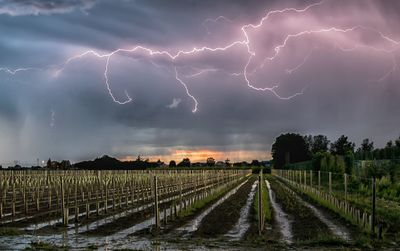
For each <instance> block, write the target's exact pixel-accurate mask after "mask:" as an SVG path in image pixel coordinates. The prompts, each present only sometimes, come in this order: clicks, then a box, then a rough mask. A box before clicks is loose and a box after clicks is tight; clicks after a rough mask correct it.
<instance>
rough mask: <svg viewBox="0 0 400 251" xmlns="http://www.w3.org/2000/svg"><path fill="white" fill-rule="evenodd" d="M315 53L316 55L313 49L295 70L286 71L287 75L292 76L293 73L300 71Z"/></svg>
mask: <svg viewBox="0 0 400 251" xmlns="http://www.w3.org/2000/svg"><path fill="white" fill-rule="evenodd" d="M313 53H314V49H312V50H311V51H310V53H308V54H307V55H306V56H305V57H304V58H303V61H301V63H300V64H298V65H296V66H295V67H293V68H290V69H286V70H285V72H286V73H287V74H292V73H293V72H295V71H297V70H298V69H300V68H301V67H302V66H303V65H304V64H305V63H307V61H308V59H309V58H310V57H311V55H312V54H313Z"/></svg>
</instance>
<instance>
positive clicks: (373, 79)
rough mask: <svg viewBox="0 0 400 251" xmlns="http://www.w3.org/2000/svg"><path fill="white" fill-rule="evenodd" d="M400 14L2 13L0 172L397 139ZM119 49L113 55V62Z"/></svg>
mask: <svg viewBox="0 0 400 251" xmlns="http://www.w3.org/2000/svg"><path fill="white" fill-rule="evenodd" d="M398 13H400V2H399V1H397V0H387V1H373V0H371V1H367V0H365V1H364V0H350V1H349V0H339V1H337V0H325V1H321V2H319V1H277V0H276V1H272V0H270V1H258V0H252V1H239V0H235V1H232V0H229V1H228V0H226V1H211V0H206V1H195V0H187V1H183V0H181V1H177V0H173V1H162V0H152V1H147V0H146V1H145V0H115V1H106V0H69V1H67V0H57V1H55V0H53V1H47V0H40V1H39V0H18V1H9V0H0V34H1V36H0V88H1V91H0V163H9V162H11V161H13V160H20V161H22V162H27V163H35V161H36V158H39V159H41V160H42V159H47V158H49V157H51V158H52V159H71V160H73V161H78V160H82V159H89V158H94V157H96V156H100V155H103V154H110V155H113V156H117V157H119V158H121V159H130V158H134V157H135V156H137V155H139V154H140V155H142V156H145V157H150V158H153V159H155V158H161V159H163V160H165V161H169V160H170V159H171V158H175V160H177V161H179V160H180V159H182V158H183V157H184V156H189V157H192V158H193V159H202V158H205V157H206V156H208V155H214V157H217V158H218V159H222V158H225V156H226V157H228V158H230V159H231V160H240V159H244V160H251V159H255V158H257V159H267V158H269V151H270V149H271V144H272V143H273V140H274V138H275V137H276V136H278V135H279V134H280V133H282V132H288V131H291V132H292V131H294V132H299V133H304V134H325V135H327V136H328V137H329V138H331V139H335V138H336V137H338V136H339V135H341V134H346V135H349V136H350V139H351V140H353V141H355V142H356V143H357V144H359V143H360V142H361V141H362V139H363V138H366V137H369V138H371V139H372V140H373V141H375V145H377V146H383V145H384V144H385V143H386V142H387V141H388V140H390V139H393V138H396V137H398V135H399V133H400V127H399V125H400V109H399V107H400V81H399V79H400V78H399V77H400V69H399V64H400V63H399V61H400V58H399V56H400V53H399V48H400V30H399V29H398V27H399V26H400V15H398ZM118 49H123V50H118Z"/></svg>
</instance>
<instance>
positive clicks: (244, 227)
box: [225, 180, 258, 240]
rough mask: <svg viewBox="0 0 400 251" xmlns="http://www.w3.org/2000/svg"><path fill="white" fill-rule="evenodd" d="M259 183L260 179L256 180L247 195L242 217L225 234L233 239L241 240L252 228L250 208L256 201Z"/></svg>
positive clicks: (241, 213) (241, 212) (241, 211)
mask: <svg viewBox="0 0 400 251" xmlns="http://www.w3.org/2000/svg"><path fill="white" fill-rule="evenodd" d="M257 185H258V180H256V181H255V182H254V183H253V185H252V186H251V190H250V192H249V194H248V195H247V200H246V204H245V205H244V206H243V207H242V209H241V210H240V217H239V219H238V221H237V222H236V224H235V225H234V226H233V227H232V228H231V230H229V232H228V233H227V234H225V236H227V237H229V238H231V239H232V240H240V239H241V238H242V237H243V236H244V234H245V233H246V232H247V231H248V230H249V228H250V209H251V207H252V205H253V202H254V196H255V194H256V188H257Z"/></svg>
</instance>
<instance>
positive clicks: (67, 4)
mask: <svg viewBox="0 0 400 251" xmlns="http://www.w3.org/2000/svg"><path fill="white" fill-rule="evenodd" d="M94 2H95V1H94V0H68V1H65V0H1V1H0V14H7V15H10V16H23V15H49V14H60V13H66V12H71V11H73V10H75V9H80V10H82V11H84V10H87V9H90V8H91V7H93V5H94Z"/></svg>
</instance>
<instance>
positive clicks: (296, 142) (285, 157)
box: [271, 133, 310, 168]
mask: <svg viewBox="0 0 400 251" xmlns="http://www.w3.org/2000/svg"><path fill="white" fill-rule="evenodd" d="M308 149H309V148H308V145H307V143H306V141H305V140H304V137H302V136H301V135H299V134H294V133H287V134H281V135H280V136H279V137H277V138H276V140H275V143H274V144H273V145H272V151H271V152H272V158H273V160H274V165H275V168H282V167H283V166H284V165H285V164H289V163H296V162H301V161H306V160H309V159H310V152H309V150H308Z"/></svg>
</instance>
